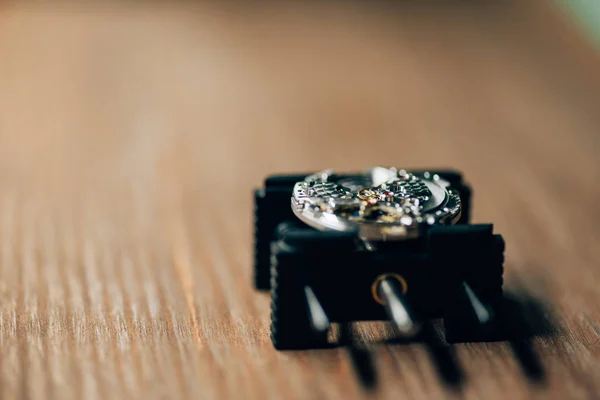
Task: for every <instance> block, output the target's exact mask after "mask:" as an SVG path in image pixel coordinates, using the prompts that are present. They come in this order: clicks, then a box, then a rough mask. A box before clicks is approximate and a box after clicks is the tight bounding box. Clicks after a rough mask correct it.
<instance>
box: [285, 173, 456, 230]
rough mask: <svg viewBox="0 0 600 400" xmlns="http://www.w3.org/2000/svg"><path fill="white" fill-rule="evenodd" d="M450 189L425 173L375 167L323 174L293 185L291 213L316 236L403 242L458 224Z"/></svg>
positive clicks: (438, 178)
mask: <svg viewBox="0 0 600 400" xmlns="http://www.w3.org/2000/svg"><path fill="white" fill-rule="evenodd" d="M449 186H450V184H449V182H447V181H445V180H443V179H442V178H440V177H439V176H438V175H435V174H430V173H428V172H425V173H423V174H419V175H417V174H413V173H410V172H408V171H406V170H403V169H401V170H398V169H396V168H383V167H374V168H371V169H370V170H368V171H367V172H366V173H364V174H358V175H336V174H334V172H333V171H332V170H326V171H323V172H319V173H316V174H313V175H310V176H307V177H306V179H305V180H304V181H301V182H297V183H296V185H295V186H294V192H293V195H292V210H293V211H294V214H295V215H296V216H297V217H298V218H299V219H300V220H302V221H303V222H305V223H306V224H308V225H310V226H312V227H314V228H316V229H319V230H334V231H341V232H356V234H357V236H359V237H360V238H361V239H364V240H375V241H383V240H404V239H409V238H414V237H418V236H420V235H421V234H423V232H424V230H425V229H426V228H427V227H428V226H431V225H435V224H453V223H455V222H456V221H457V220H458V219H459V218H460V213H461V202H460V196H459V194H458V192H457V191H456V190H453V189H452V188H450V187H449Z"/></svg>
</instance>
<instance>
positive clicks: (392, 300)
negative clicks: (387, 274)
mask: <svg viewBox="0 0 600 400" xmlns="http://www.w3.org/2000/svg"><path fill="white" fill-rule="evenodd" d="M377 291H378V293H379V297H380V298H381V300H382V301H383V303H384V307H385V310H386V311H387V314H388V317H389V319H390V321H391V322H392V324H393V326H394V328H395V330H396V331H397V333H398V334H400V335H401V336H403V337H406V338H411V337H414V336H415V335H417V334H418V333H419V331H420V328H421V327H420V325H419V324H418V323H417V322H415V320H414V318H413V317H412V315H411V313H410V311H409V309H408V306H407V305H406V302H405V300H404V296H403V295H402V294H401V293H402V291H401V290H400V288H398V282H397V280H396V279H394V278H385V279H383V280H381V281H380V282H379V285H378V288H377Z"/></svg>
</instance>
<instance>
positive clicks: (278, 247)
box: [254, 171, 504, 350]
mask: <svg viewBox="0 0 600 400" xmlns="http://www.w3.org/2000/svg"><path fill="white" fill-rule="evenodd" d="M411 172H414V173H419V172H422V171H411ZM430 173H431V174H438V175H440V177H442V178H444V179H446V180H447V181H449V182H450V184H451V187H452V188H454V189H456V190H457V191H458V192H459V193H460V196H461V201H462V204H463V212H462V215H461V218H460V220H459V221H458V223H457V224H455V225H440V226H433V227H430V228H429V229H428V230H427V233H426V235H424V236H422V237H420V238H417V239H410V240H406V241H396V242H384V243H382V244H381V245H378V246H377V249H376V250H375V251H372V250H371V251H369V250H367V249H365V248H364V246H362V245H361V243H360V241H358V240H357V238H356V236H355V235H350V234H346V233H339V232H324V231H318V230H316V229H313V228H311V227H308V226H307V225H305V224H303V223H301V222H300V221H299V220H298V219H297V217H296V216H295V215H294V214H293V212H292V210H291V206H290V201H291V196H292V189H293V186H294V184H295V183H296V182H298V181H300V180H302V179H304V177H305V176H307V175H308V174H302V175H279V176H271V177H269V178H267V179H266V181H265V185H264V187H263V188H261V189H259V190H257V191H256V192H255V264H254V284H255V287H256V288H257V289H259V290H270V291H271V339H272V341H273V344H274V346H275V347H276V348H277V349H280V350H285V349H310V348H321V347H326V346H327V345H328V344H327V333H326V332H320V333H315V331H314V329H313V328H312V327H311V322H310V318H309V310H308V305H307V301H306V295H305V288H306V287H310V288H311V289H312V291H313V293H314V294H315V295H316V297H317V299H318V301H319V303H320V304H321V305H322V307H323V309H324V311H325V312H326V314H327V316H328V318H329V320H330V321H332V322H340V323H349V322H355V321H370V320H386V319H387V316H386V313H385V310H384V307H383V305H382V304H380V302H378V301H377V298H376V297H377V296H376V294H375V292H376V288H375V287H374V285H375V282H376V281H377V280H378V279H380V278H381V277H382V276H386V275H387V276H389V275H391V276H394V277H398V279H400V280H402V281H404V282H403V285H404V289H405V293H404V295H405V299H406V301H407V302H408V303H409V304H410V307H411V309H412V310H413V311H414V313H415V315H416V316H417V317H418V318H419V319H420V320H428V319H434V318H443V319H444V327H445V335H446V340H447V341H448V342H464V341H488V340H494V336H495V333H494V332H495V331H496V330H495V329H494V326H493V325H494V323H493V322H491V323H489V324H485V325H482V324H481V323H480V321H478V320H477V318H476V315H475V313H474V312H473V307H472V305H471V304H470V301H469V299H468V295H467V294H466V292H465V290H464V287H465V284H467V285H468V287H470V288H471V290H472V291H473V292H474V294H475V295H476V296H477V298H478V299H479V300H481V302H482V303H483V304H484V305H485V307H486V309H487V310H489V311H490V313H491V314H494V312H495V310H499V309H500V307H501V301H502V282H503V279H502V274H503V262H504V240H503V239H502V237H501V236H500V235H497V234H494V233H493V226H492V225H491V224H470V223H469V217H470V200H471V189H470V187H469V186H468V185H467V184H466V183H465V182H464V181H463V179H462V175H461V174H460V173H458V172H455V171H430Z"/></svg>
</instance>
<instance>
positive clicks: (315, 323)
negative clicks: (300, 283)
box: [304, 286, 331, 334]
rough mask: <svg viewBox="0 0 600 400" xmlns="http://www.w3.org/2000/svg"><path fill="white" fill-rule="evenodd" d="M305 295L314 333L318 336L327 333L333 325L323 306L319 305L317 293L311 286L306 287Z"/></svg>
mask: <svg viewBox="0 0 600 400" xmlns="http://www.w3.org/2000/svg"><path fill="white" fill-rule="evenodd" d="M304 295H305V296H306V303H307V304H308V318H309V321H310V325H311V327H312V329H313V331H315V333H317V334H324V333H326V332H327V331H328V330H329V326H330V325H331V323H330V322H329V318H328V317H327V314H326V313H325V310H324V309H323V306H322V305H321V303H319V300H318V299H317V296H316V295H315V292H314V291H313V290H312V289H311V287H310V286H304Z"/></svg>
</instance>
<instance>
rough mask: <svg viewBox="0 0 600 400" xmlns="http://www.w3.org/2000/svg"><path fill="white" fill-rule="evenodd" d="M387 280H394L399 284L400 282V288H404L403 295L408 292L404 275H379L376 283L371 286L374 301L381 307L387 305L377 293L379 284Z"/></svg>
mask: <svg viewBox="0 0 600 400" xmlns="http://www.w3.org/2000/svg"><path fill="white" fill-rule="evenodd" d="M387 278H394V279H396V280H397V281H398V282H400V286H401V287H402V294H406V292H407V291H408V283H406V279H404V277H403V276H402V275H398V274H393V273H389V274H381V275H379V276H378V277H377V278H375V282H373V285H371V292H372V293H373V299H375V301H376V302H378V303H379V304H381V305H385V303H384V301H383V300H382V298H381V297H380V296H379V292H378V291H377V286H379V282H381V281H382V280H384V279H387Z"/></svg>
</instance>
